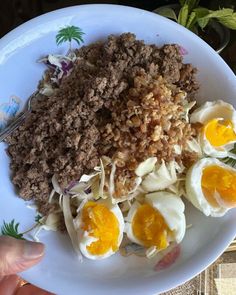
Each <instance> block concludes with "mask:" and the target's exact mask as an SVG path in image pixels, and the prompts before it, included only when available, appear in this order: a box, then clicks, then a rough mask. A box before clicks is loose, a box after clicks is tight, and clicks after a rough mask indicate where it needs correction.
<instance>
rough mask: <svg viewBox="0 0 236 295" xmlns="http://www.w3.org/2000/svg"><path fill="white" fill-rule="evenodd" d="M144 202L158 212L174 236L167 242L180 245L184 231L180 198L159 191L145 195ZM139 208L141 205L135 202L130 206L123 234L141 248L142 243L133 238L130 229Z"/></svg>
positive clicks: (183, 216)
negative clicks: (174, 242)
mask: <svg viewBox="0 0 236 295" xmlns="http://www.w3.org/2000/svg"><path fill="white" fill-rule="evenodd" d="M145 202H146V203H148V204H149V205H151V206H152V207H153V208H155V209H156V210H158V211H159V212H160V214H161V215H162V216H163V218H164V219H165V222H166V224H167V225H168V227H169V229H170V230H171V231H173V233H174V235H171V236H168V237H167V240H168V242H171V241H176V242H177V243H180V242H181V241H182V239H183V238H184V235H185V231H186V220H185V215H184V209H185V206H184V203H183V201H182V200H181V198H180V197H178V196H176V195H175V194H173V193H169V192H164V191H160V192H154V193H150V194H147V195H146V196H145ZM140 206H141V204H140V203H139V202H137V201H135V202H134V203H133V204H132V206H131V208H130V210H129V213H128V216H127V217H126V225H125V232H126V234H127V236H128V238H129V239H130V240H131V241H132V242H134V243H136V244H139V245H141V246H143V243H142V241H140V240H139V239H137V238H136V237H135V235H134V233H133V229H132V221H133V218H134V216H135V214H136V212H137V209H138V208H139V207H140Z"/></svg>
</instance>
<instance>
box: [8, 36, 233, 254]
mask: <svg viewBox="0 0 236 295" xmlns="http://www.w3.org/2000/svg"><path fill="white" fill-rule="evenodd" d="M41 61H42V62H44V63H45V64H46V65H47V66H48V70H47V71H46V72H45V74H44V76H43V79H42V80H41V81H40V83H39V93H40V94H39V95H38V97H37V99H35V100H34V104H33V106H32V112H31V114H30V115H29V117H27V118H26V120H25V122H24V123H23V124H22V125H21V126H20V127H19V128H18V129H17V130H15V131H14V132H13V133H12V134H11V135H10V136H9V137H8V138H7V143H8V153H9V155H10V157H11V164H10V165H11V169H12V181H13V183H14V185H15V186H16V188H17V189H18V192H19V195H20V197H21V198H23V199H24V200H33V202H34V203H35V205H36V207H37V211H38V212H39V213H40V214H42V215H43V216H44V217H43V219H42V220H45V224H44V225H43V228H44V229H49V228H50V226H51V229H52V230H55V228H57V229H58V230H61V231H62V232H65V231H67V233H68V235H69V237H70V239H71V242H72V245H73V247H74V249H75V251H76V252H77V254H78V255H79V256H80V257H82V256H81V255H83V256H85V257H87V258H89V259H93V260H97V259H104V258H107V257H109V256H111V255H113V254H115V253H116V252H117V251H118V250H119V249H120V248H121V247H122V240H125V239H128V241H129V243H131V244H130V245H132V243H135V245H136V246H139V247H141V248H142V252H143V253H145V255H146V256H147V257H148V258H150V257H153V256H155V255H156V254H157V253H158V252H160V251H162V250H163V251H164V250H165V249H166V248H168V249H169V248H170V247H171V246H173V245H174V244H175V243H177V244H179V243H180V242H181V241H182V240H183V238H184V235H185V232H186V221H185V212H184V210H185V206H184V203H183V201H182V200H181V197H182V196H186V197H187V198H188V199H189V200H190V201H191V202H192V203H193V205H194V206H195V207H196V208H198V209H199V210H201V211H202V212H203V213H204V214H205V215H211V216H222V215H224V214H225V213H226V212H227V210H229V209H230V208H232V207H235V203H236V201H235V199H234V191H235V188H234V185H233V183H234V179H235V170H234V169H233V168H231V167H230V166H228V165H227V164H225V163H227V162H228V160H230V161H231V162H232V159H235V158H234V157H235V156H234V154H233V153H232V151H231V149H232V147H233V146H232V145H233V144H234V143H235V142H236V135H235V122H236V120H235V110H234V108H233V106H231V105H230V104H227V103H225V102H223V101H216V102H206V103H205V104H203V105H202V106H197V105H196V101H195V96H196V92H197V90H198V87H199V85H198V83H197V81H196V69H195V68H194V67H193V66H192V65H191V64H185V63H183V58H182V56H181V54H180V51H179V46H178V45H174V44H172V45H164V46H162V47H160V48H159V47H157V46H156V45H148V44H145V43H144V42H143V41H139V40H136V38H135V36H134V35H133V34H131V33H126V34H122V35H120V36H109V37H108V39H107V40H106V41H104V42H97V43H94V44H91V45H88V46H83V47H81V48H80V49H78V50H75V51H71V50H70V51H69V53H68V54H67V55H66V56H60V55H49V56H47V57H45V58H43V59H41ZM208 156H214V157H215V158H210V157H208ZM207 157H208V158H207ZM217 157H218V158H221V160H222V161H225V163H223V162H221V161H220V160H218V159H216V158H217ZM223 157H228V158H227V159H222V158H223ZM218 180H219V181H218ZM231 193H232V194H231Z"/></svg>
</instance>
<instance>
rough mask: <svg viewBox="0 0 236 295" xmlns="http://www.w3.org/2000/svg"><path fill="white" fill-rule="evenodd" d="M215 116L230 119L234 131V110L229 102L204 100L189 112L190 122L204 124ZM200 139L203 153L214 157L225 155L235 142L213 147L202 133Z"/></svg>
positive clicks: (235, 126)
mask: <svg viewBox="0 0 236 295" xmlns="http://www.w3.org/2000/svg"><path fill="white" fill-rule="evenodd" d="M215 118H222V119H224V120H230V121H231V122H232V124H233V128H234V131H235V132H236V110H235V109H234V107H233V106H232V105H231V104H229V103H227V102H224V101H222V100H217V101H207V102H205V103H204V104H203V105H202V106H201V107H199V108H198V109H196V110H195V111H194V112H193V113H192V114H191V116H190V122H191V123H197V122H199V123H201V124H206V123H207V122H208V121H210V120H212V119H215ZM200 141H201V146H202V149H203V151H204V153H205V154H206V155H209V156H212V157H216V158H224V157H227V155H228V152H229V151H230V150H231V149H232V148H233V145H234V143H235V142H236V141H231V142H229V143H227V144H225V145H222V146H220V147H214V146H212V145H211V143H210V142H209V141H208V139H207V138H206V136H205V134H203V133H202V134H201V136H200Z"/></svg>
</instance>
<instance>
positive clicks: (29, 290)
mask: <svg viewBox="0 0 236 295" xmlns="http://www.w3.org/2000/svg"><path fill="white" fill-rule="evenodd" d="M43 255H44V245H43V244H42V243H34V242H30V241H24V240H16V239H13V238H11V237H7V236H0V294H4V295H52V293H49V292H47V291H44V290H42V289H39V288H37V287H35V286H33V285H31V284H27V285H25V286H22V287H21V285H20V278H19V277H18V276H17V275H16V274H17V273H18V272H21V271H24V270H26V269H28V268H30V267H32V266H33V265H35V264H37V263H38V262H39V261H40V260H41V259H42V258H43Z"/></svg>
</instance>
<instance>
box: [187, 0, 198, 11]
mask: <svg viewBox="0 0 236 295" xmlns="http://www.w3.org/2000/svg"><path fill="white" fill-rule="evenodd" d="M199 2H200V0H186V1H185V5H188V9H189V11H190V12H191V11H192V10H193V9H194V8H196V7H197V6H198V4H199Z"/></svg>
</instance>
